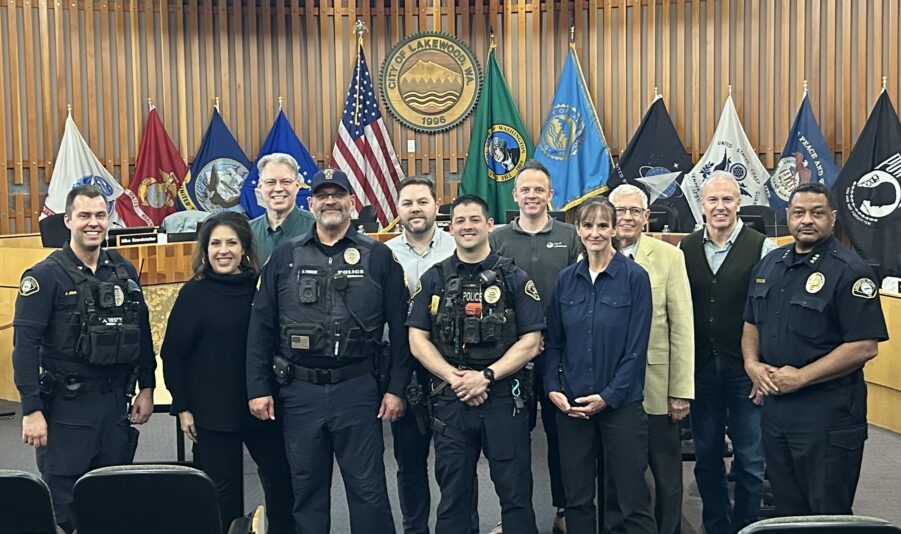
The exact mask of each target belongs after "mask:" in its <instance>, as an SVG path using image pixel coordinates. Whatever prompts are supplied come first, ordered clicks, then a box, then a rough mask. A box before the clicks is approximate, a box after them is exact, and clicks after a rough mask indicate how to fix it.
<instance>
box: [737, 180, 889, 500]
mask: <svg viewBox="0 0 901 534" xmlns="http://www.w3.org/2000/svg"><path fill="white" fill-rule="evenodd" d="M787 215H788V226H789V231H790V232H791V234H792V236H794V238H795V242H794V243H793V244H789V245H786V246H784V247H782V248H780V249H777V250H774V251H773V252H771V253H769V254H768V255H767V256H766V257H765V258H764V259H763V260H761V261H760V263H759V264H758V265H757V266H756V267H755V269H754V272H753V273H752V275H751V281H750V289H749V291H748V301H747V305H746V307H745V314H744V319H745V325H744V332H743V336H742V354H743V357H744V360H745V369H746V370H747V372H748V375H749V376H750V377H751V380H752V381H753V383H754V387H755V388H756V389H757V390H759V391H760V392H762V393H763V394H764V395H766V396H767V397H766V399H765V400H764V403H763V444H764V450H765V452H766V464H767V473H768V475H769V479H770V482H771V483H772V487H773V496H774V497H775V504H776V512H777V513H778V514H780V515H810V514H851V513H852V512H851V506H852V504H853V502H854V493H855V491H856V490H857V481H858V478H859V476H860V464H861V460H862V458H863V445H864V440H866V438H867V386H866V384H865V383H864V379H863V370H862V369H863V366H864V364H865V363H866V362H867V361H868V360H870V359H872V358H873V357H875V356H876V353H877V344H878V342H879V341H884V340H886V339H888V333H887V331H886V326H885V320H884V318H883V315H882V308H881V306H880V303H879V291H878V285H877V284H876V282H875V280H874V278H873V272H872V269H870V267H869V266H868V265H867V264H866V263H865V262H864V261H863V260H862V259H861V258H860V256H858V255H857V254H855V253H854V252H852V251H851V250H849V249H847V248H846V247H844V246H843V245H842V244H841V243H840V242H839V241H838V240H836V239H835V237H833V236H832V227H833V225H834V224H835V211H834V204H833V202H832V197H831V195H830V193H829V190H828V189H827V188H826V187H825V186H824V185H822V184H820V183H809V184H803V185H801V186H799V187H798V188H797V189H796V190H795V191H794V192H793V193H792V194H791V197H790V198H789V205H788V210H787ZM752 394H753V392H752Z"/></svg>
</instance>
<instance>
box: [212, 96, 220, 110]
mask: <svg viewBox="0 0 901 534" xmlns="http://www.w3.org/2000/svg"><path fill="white" fill-rule="evenodd" d="M213 107H214V108H216V111H219V97H218V96H217V97H216V100H215V103H214V104H213Z"/></svg>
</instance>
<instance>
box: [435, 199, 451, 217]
mask: <svg viewBox="0 0 901 534" xmlns="http://www.w3.org/2000/svg"><path fill="white" fill-rule="evenodd" d="M451 206H453V204H451V203H450V202H448V203H447V204H442V205H440V206H438V213H439V214H440V215H450V211H451Z"/></svg>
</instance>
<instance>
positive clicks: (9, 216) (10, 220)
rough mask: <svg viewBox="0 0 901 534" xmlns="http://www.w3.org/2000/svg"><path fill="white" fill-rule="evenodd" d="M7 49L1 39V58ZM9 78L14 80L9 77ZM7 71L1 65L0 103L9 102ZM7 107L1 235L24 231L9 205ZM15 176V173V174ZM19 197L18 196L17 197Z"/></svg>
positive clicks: (0, 141)
mask: <svg viewBox="0 0 901 534" xmlns="http://www.w3.org/2000/svg"><path fill="white" fill-rule="evenodd" d="M6 49H7V43H6V40H5V39H2V38H0V58H3V57H5V54H6ZM8 78H12V76H9V77H8ZM6 79H7V76H6V70H5V69H4V68H3V64H2V63H0V103H5V102H9V100H7V91H6ZM6 112H7V106H6V105H0V126H3V127H0V163H2V164H3V165H2V169H3V176H2V178H3V179H2V180H0V233H2V234H9V233H12V232H19V233H22V232H23V230H22V228H21V226H20V223H19V219H18V218H17V217H16V216H15V211H13V212H12V213H10V209H9V205H10V196H9V186H10V172H9V167H8V164H7V153H6V141H7V139H6V127H5V125H6V116H7V113H6ZM13 174H14V173H13ZM17 196H18V195H17Z"/></svg>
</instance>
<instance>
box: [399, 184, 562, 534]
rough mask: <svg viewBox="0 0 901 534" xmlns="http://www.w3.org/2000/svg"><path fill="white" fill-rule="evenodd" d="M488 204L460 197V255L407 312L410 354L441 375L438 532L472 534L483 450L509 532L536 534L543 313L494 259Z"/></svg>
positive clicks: (436, 390)
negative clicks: (535, 413)
mask: <svg viewBox="0 0 901 534" xmlns="http://www.w3.org/2000/svg"><path fill="white" fill-rule="evenodd" d="M493 225H494V222H493V220H492V219H491V217H490V216H489V214H488V206H487V204H486V203H485V201H484V200H482V199H481V198H479V197H477V196H474V195H465V196H462V197H459V198H457V199H456V200H455V201H454V203H453V204H452V207H451V233H452V234H453V236H454V241H455V242H456V243H457V251H456V253H455V254H454V255H453V256H451V257H450V258H448V259H446V260H444V261H442V262H441V263H438V264H436V265H435V266H434V267H432V268H431V269H429V270H428V271H426V273H425V274H424V275H423V276H422V279H421V281H420V285H419V287H418V288H417V291H416V292H415V294H414V297H413V301H412V303H411V305H410V314H409V316H408V319H407V326H409V327H410V350H411V351H412V353H413V355H414V356H415V357H416V358H417V359H418V360H419V361H420V362H421V363H422V364H423V365H424V366H425V367H426V369H428V370H429V371H430V372H431V373H432V374H433V375H434V376H433V378H432V380H431V388H430V391H431V393H430V396H431V398H432V400H433V402H434V419H433V421H432V428H433V430H434V439H435V474H436V478H437V479H438V484H439V486H440V487H441V502H440V504H439V505H438V520H437V524H436V528H435V532H436V534H448V533H460V534H463V533H467V532H468V531H469V517H470V513H471V507H472V491H473V484H472V481H473V478H474V477H475V475H476V463H477V461H478V459H479V454H480V452H481V451H483V450H484V452H485V456H487V458H488V464H489V467H490V469H491V478H492V480H494V483H495V490H496V491H497V494H498V497H499V498H500V503H501V520H502V522H503V525H504V530H505V531H507V532H516V533H522V534H529V533H537V528H536V526H535V513H534V511H533V509H532V472H531V450H530V441H529V416H528V412H527V410H526V403H527V402H528V399H529V397H530V395H532V391H531V389H532V381H531V377H530V376H528V375H527V374H526V373H525V372H523V371H522V369H523V367H524V366H525V365H526V364H527V363H528V362H529V361H530V360H532V359H533V358H534V357H535V356H536V355H537V354H538V347H539V344H540V342H541V332H542V330H544V307H543V306H542V304H541V301H540V298H539V296H538V291H537V290H536V289H535V284H534V283H533V282H532V281H531V280H530V279H529V278H528V276H527V275H526V274H525V272H523V271H522V270H521V269H519V268H518V267H516V266H515V265H513V264H512V262H511V261H510V260H509V259H507V258H502V257H500V256H498V255H497V254H496V253H494V252H493V251H492V250H491V248H490V246H489V244H488V234H489V232H490V231H491V229H492V227H493Z"/></svg>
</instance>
